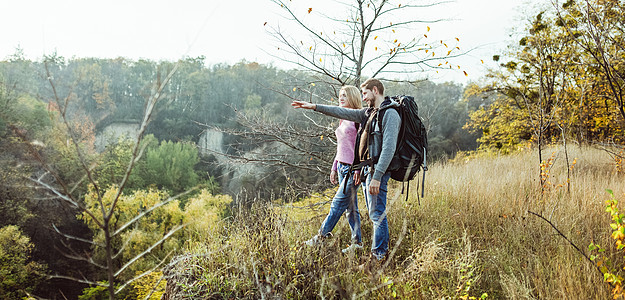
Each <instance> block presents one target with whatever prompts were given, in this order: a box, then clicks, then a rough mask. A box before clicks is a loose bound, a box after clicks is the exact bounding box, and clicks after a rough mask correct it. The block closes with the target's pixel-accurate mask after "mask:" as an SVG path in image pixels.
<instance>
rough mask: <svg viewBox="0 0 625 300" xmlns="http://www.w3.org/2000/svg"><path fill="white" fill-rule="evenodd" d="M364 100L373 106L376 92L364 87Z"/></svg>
mask: <svg viewBox="0 0 625 300" xmlns="http://www.w3.org/2000/svg"><path fill="white" fill-rule="evenodd" d="M362 101H365V102H367V104H369V107H373V104H374V103H375V94H374V93H373V91H372V90H370V89H367V88H363V89H362Z"/></svg>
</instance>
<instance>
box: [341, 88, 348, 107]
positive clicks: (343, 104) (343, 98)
mask: <svg viewBox="0 0 625 300" xmlns="http://www.w3.org/2000/svg"><path fill="white" fill-rule="evenodd" d="M348 105H349V104H348V103H347V92H345V90H341V91H339V106H340V107H348Z"/></svg>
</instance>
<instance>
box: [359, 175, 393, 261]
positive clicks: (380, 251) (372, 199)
mask: <svg viewBox="0 0 625 300" xmlns="http://www.w3.org/2000/svg"><path fill="white" fill-rule="evenodd" d="M362 175H363V176H367V175H369V167H365V168H364V170H363V174H362ZM372 177H373V174H371V175H370V176H367V179H366V180H365V181H364V183H363V185H362V188H363V190H364V194H365V200H366V201H365V202H366V203H367V208H368V209H369V219H371V222H372V223H373V238H372V240H373V242H372V243H371V254H373V256H375V257H376V258H377V259H379V260H381V259H383V258H384V256H385V255H386V252H387V251H388V240H389V232H388V221H387V219H386V214H387V211H386V194H387V191H388V180H389V178H391V173H389V172H386V173H385V174H384V175H383V176H382V178H381V179H380V193H379V194H377V195H375V196H373V195H371V194H369V184H370V183H371V179H372Z"/></svg>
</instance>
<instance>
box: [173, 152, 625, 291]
mask: <svg viewBox="0 0 625 300" xmlns="http://www.w3.org/2000/svg"><path fill="white" fill-rule="evenodd" d="M552 151H553V152H551V151H548V152H544V154H545V155H544V156H546V157H547V158H551V160H550V161H548V166H547V168H546V169H545V170H543V173H544V174H543V178H545V179H546V184H545V186H542V187H541V184H540V183H541V181H540V176H541V169H540V167H541V164H540V162H539V161H538V154H537V153H536V152H535V151H525V152H521V153H518V154H514V155H509V156H488V157H478V158H472V159H466V160H465V159H463V158H457V159H456V160H455V161H453V162H445V163H438V164H435V165H433V166H431V167H430V171H429V172H427V177H426V184H425V188H426V190H425V198H423V199H421V200H420V205H419V204H418V202H419V201H418V199H417V182H412V183H411V184H412V186H411V188H410V195H409V199H408V201H405V195H401V194H400V192H401V185H399V184H397V183H394V184H391V188H390V190H389V200H388V207H389V214H388V218H389V227H390V234H391V240H390V248H391V249H390V251H389V256H388V258H387V260H386V261H384V262H383V263H377V262H375V261H372V260H371V259H370V257H369V254H368V251H362V252H359V253H355V254H351V255H344V254H342V253H341V251H340V249H342V248H343V247H345V246H347V245H348V243H349V236H350V230H349V226H348V225H347V224H346V221H341V222H339V224H338V225H337V227H336V228H335V229H334V237H333V238H330V239H327V240H325V242H324V243H323V244H322V245H321V246H320V247H308V246H304V245H303V244H302V242H303V241H305V240H306V239H308V238H310V237H312V236H313V235H314V234H316V232H317V231H318V229H319V226H320V223H321V222H322V221H323V218H324V217H325V214H326V213H327V212H328V209H329V202H328V201H329V200H330V199H331V195H332V193H333V191H329V192H328V194H326V195H317V196H313V197H311V198H310V199H307V200H304V201H301V202H298V203H287V204H284V203H283V204H273V205H271V204H266V203H263V204H261V203H258V204H256V205H254V206H253V207H252V208H251V209H243V208H241V209H238V210H237V211H236V212H235V213H234V216H233V217H232V218H230V219H227V220H222V221H221V226H218V227H216V228H217V229H215V230H212V231H210V232H209V233H208V234H207V235H205V236H206V239H205V240H197V241H190V242H189V245H188V254H186V255H184V256H181V257H178V258H177V259H176V260H175V263H172V264H170V268H169V269H168V270H167V274H168V295H169V296H170V297H172V298H171V299H173V298H174V297H175V298H176V299H177V298H181V297H183V296H186V297H187V298H215V299H222V298H247V299H273V298H288V299H310V298H322V299H325V298H367V299H370V298H371V299H392V298H400V299H463V298H465V299H466V298H471V297H476V298H479V297H480V296H484V297H487V298H488V299H608V298H609V297H611V292H610V286H609V285H607V284H606V283H604V282H603V276H602V274H601V273H600V272H599V271H598V270H597V268H596V265H595V264H594V263H591V262H589V261H588V260H587V259H586V258H584V257H583V256H582V255H581V254H580V253H579V252H578V251H577V250H575V248H574V247H573V246H571V244H570V243H569V242H568V241H566V240H565V239H564V238H563V237H561V236H560V235H558V234H557V232H556V231H555V230H554V229H553V228H552V226H551V225H550V224H549V223H548V222H546V221H544V220H542V219H540V218H538V217H536V216H535V215H533V214H530V213H528V211H532V212H535V213H537V214H540V215H542V216H543V217H545V218H546V219H548V220H549V221H550V222H551V223H552V224H553V225H554V226H556V227H557V228H558V230H560V231H561V232H562V234H564V235H565V236H566V237H568V239H569V240H570V241H571V242H573V243H574V244H576V245H577V246H578V247H579V248H580V249H581V250H582V251H585V252H587V246H588V244H590V242H594V243H597V244H600V245H602V246H603V247H604V248H607V249H613V248H614V247H613V246H612V245H613V240H612V239H611V238H610V233H611V229H610V227H609V223H610V218H609V215H608V214H607V213H606V212H605V210H604V206H605V204H604V201H605V200H607V199H608V197H609V195H608V194H607V193H606V192H605V189H612V190H614V195H616V197H617V199H620V200H622V199H623V198H624V197H623V195H624V192H625V190H624V188H625V187H624V186H623V179H624V176H623V175H622V174H616V173H615V165H614V162H613V161H612V160H611V158H610V156H609V155H608V154H607V153H605V152H603V151H601V150H597V149H593V148H573V149H571V148H569V153H568V157H569V162H568V164H567V163H566V160H565V156H564V153H563V152H562V149H558V148H554V149H553V150H552ZM575 159H576V160H575ZM574 160H575V163H573V162H574ZM569 171H570V172H569ZM567 174H569V175H567ZM567 178H568V179H570V181H569V182H570V189H569V188H568V184H567ZM359 199H362V197H359ZM312 203H325V205H311V204H312ZM360 208H361V215H362V224H363V225H362V230H363V242H364V244H365V245H366V247H365V248H367V247H368V246H370V243H371V236H370V235H371V222H370V220H369V219H368V216H367V213H366V208H365V207H364V204H363V203H361V205H360ZM606 255H607V256H608V257H609V258H610V259H611V261H612V262H613V267H614V268H616V269H620V268H622V266H623V258H622V255H618V254H617V252H616V250H613V251H611V252H610V251H608V252H607V253H606ZM486 295H487V296H486Z"/></svg>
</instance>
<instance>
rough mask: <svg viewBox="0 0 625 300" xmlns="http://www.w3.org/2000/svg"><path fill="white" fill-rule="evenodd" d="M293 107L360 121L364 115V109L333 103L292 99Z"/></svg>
mask: <svg viewBox="0 0 625 300" xmlns="http://www.w3.org/2000/svg"><path fill="white" fill-rule="evenodd" d="M291 106H293V107H294V108H304V109H312V110H315V111H317V112H320V113H322V114H324V115H328V116H331V117H335V118H339V119H343V120H348V121H352V122H356V123H360V121H362V119H363V118H364V116H365V111H366V109H353V108H345V107H340V106H335V105H323V104H312V103H308V102H304V101H293V102H291Z"/></svg>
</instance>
